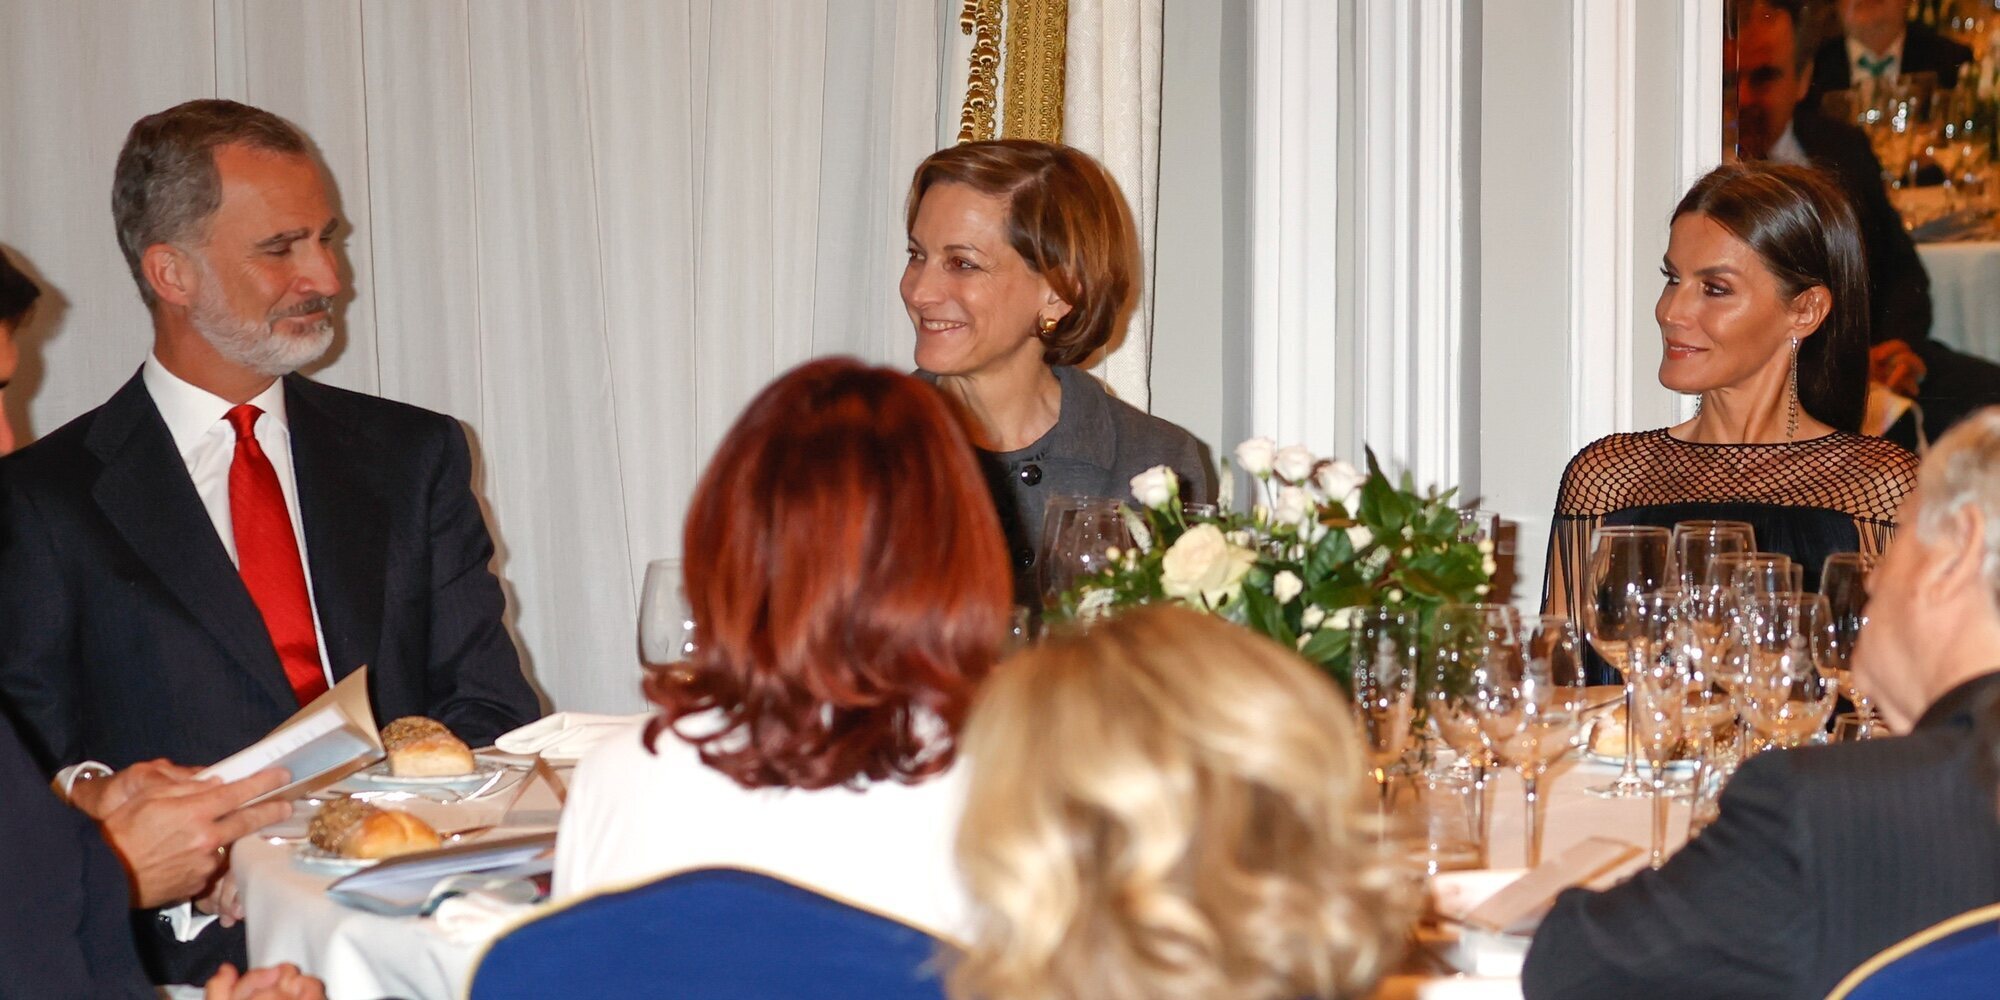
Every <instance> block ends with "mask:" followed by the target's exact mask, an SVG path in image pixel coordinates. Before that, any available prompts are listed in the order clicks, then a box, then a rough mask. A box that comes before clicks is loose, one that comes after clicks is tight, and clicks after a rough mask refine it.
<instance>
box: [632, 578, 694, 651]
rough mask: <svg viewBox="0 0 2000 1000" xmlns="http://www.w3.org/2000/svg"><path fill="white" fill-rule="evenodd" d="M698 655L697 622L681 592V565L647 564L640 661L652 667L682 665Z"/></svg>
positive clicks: (642, 596)
mask: <svg viewBox="0 0 2000 1000" xmlns="http://www.w3.org/2000/svg"><path fill="white" fill-rule="evenodd" d="M693 652H694V619H693V618H692V617H690V615H689V613H688V604H687V598H686V596H685V595H684V594H683V593H682V592H681V561H680V560H679V559H655V560H653V561H652V562H649V563H647V564H646V583H645V586H644V588H643V589H642V590H641V591H640V594H639V659H640V661H641V662H644V663H650V664H655V665H658V664H666V663H679V662H681V661H682V660H685V659H687V658H688V655H689V654H690V653H693Z"/></svg>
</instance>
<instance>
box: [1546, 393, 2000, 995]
mask: <svg viewBox="0 0 2000 1000" xmlns="http://www.w3.org/2000/svg"><path fill="white" fill-rule="evenodd" d="M1898 523H1899V524H1901V525H1902V528H1901V531H1900V532H1899V533H1898V534H1897V536H1896V540H1895V542H1894V543H1892V544H1891V545H1890V547H1889V550H1888V552H1887V553H1885V554H1884V556H1883V559H1882V561H1881V563H1880V564H1879V565H1878V566H1877V567H1876V569H1875V571H1874V573H1873V574H1872V575H1871V576H1870V579H1869V581H1868V592H1869V603H1868V617H1869V622H1868V627H1867V629H1866V630H1865V631H1864V632H1863V633H1862V638H1861V644H1860V648H1859V649H1858V650H1857V651H1856V657H1857V659H1856V672H1857V678H1858V680H1859V682H1860V683H1861V684H1862V685H1863V687H1864V688H1865V689H1866V690H1868V691H1869V692H1870V693H1871V694H1872V695H1873V696H1874V697H1875V699H1876V701H1877V702H1878V703H1879V704H1880V705H1881V708H1882V712H1883V716H1884V718H1885V719H1886V720H1887V721H1888V723H1889V725H1890V726H1891V728H1892V729H1894V730H1896V731H1897V732H1904V733H1907V734H1908V735H1905V736H1900V737H1894V738H1885V739H1878V740H1872V741H1868V742H1862V743H1843V744H1836V745H1833V746H1826V747H1811V748H1806V749H1802V750H1789V751H1772V752H1768V753H1764V754H1761V755H1759V756H1757V757H1754V758H1752V759H1751V760H1750V761H1749V762H1747V763H1745V764H1744V765H1743V767H1742V769H1741V770H1739V771H1737V773H1736V776H1735V777H1734V778H1733V779H1731V781H1730V782H1729V786H1728V787H1727V789H1725V790H1724V792H1723V796H1722V804H1721V812H1720V814H1719V816H1718V818H1717V819H1716V821H1715V823H1714V824H1713V825H1711V826H1710V827H1709V828H1708V829H1707V830H1706V831H1704V832H1703V833H1702V834H1701V836H1700V837H1698V838H1696V839H1695V840H1694V841H1692V842H1691V843H1689V844H1688V846H1687V847H1685V848H1683V849H1682V850H1681V851H1680V853H1678V854H1676V855H1674V857H1673V858H1671V859H1670V860H1668V862H1667V864H1666V867H1664V868H1661V869H1660V870H1658V871H1643V872H1640V873H1639V874H1638V875H1636V876H1634V877H1633V878H1632V879H1631V880H1630V881H1628V882H1625V883H1624V884H1622V885H1619V886H1617V887H1616V888H1613V889H1610V890H1608V891H1605V892H1601V893H1600V892H1588V891H1583V890H1571V891H1569V892H1566V893H1564V894H1563V895H1561V896H1559V897H1557V899H1556V903H1555V907H1554V909H1552V910H1551V911H1550V913H1549V915H1548V917H1547V918H1545V919H1544V920H1543V921H1542V924H1541V927H1540V928H1539V929H1537V931H1536V932H1535V940H1534V944H1533V946H1532V947H1531V948H1530V949H1529V951H1528V958H1527V964H1526V966H1525V967H1524V968H1523V970H1522V985H1523V988H1524V991H1525V993H1526V995H1527V997H1528V998H1529V1000H1549V998H1566V997H1629V996H1659V997H1668V996H1671V997H1676V998H1693V997H1751V996H1754V997H1800V998H1806V997H1812V998H1817V997H1823V996H1825V995H1826V993H1827V991H1828V990H1830V989H1832V988H1833V986H1834V985H1835V984H1837V983H1838V982H1839V981H1840V979H1841V978H1842V977H1843V976H1844V975H1846V973H1847V972H1848V971H1849V970H1851V969H1853V968H1854V967H1855V966H1857V965H1860V964H1861V963H1862V962H1863V961H1866V960H1867V959H1868V958H1869V957H1870V956H1872V955H1874V954H1875V953H1876V952H1879V951H1881V950H1882V949H1884V948H1886V947H1888V946H1890V945H1892V944H1894V943H1896V942H1897V941H1899V940H1902V939H1903V938H1904V937H1907V936H1908V935H1910V934H1913V933H1915V932H1917V931H1919V930H1922V929H1923V928H1925V927H1928V926H1930V925H1931V924H1934V923H1936V922H1938V921H1940V920H1943V919H1945V918H1947V917H1950V916H1953V915H1955V914H1958V913H1962V912H1964V911H1966V910H1970V909H1973V908H1976V907H1979V906H1983V905H1986V904H1989V903H1992V902H1995V901H1996V900H2000V820H1996V816H1995V801H1994V783H1995V781H1996V778H1995V776H1994V774H1993V772H1992V770H1991V768H1990V767H1989V766H1987V765H1986V764H1985V763H1984V760H1985V756H1986V751H1985V749H1984V747H1985V742H1984V739H1983V738H1982V736H1981V734H1979V733H1978V732H1975V722H1976V721H1978V720H1979V719H1980V718H1981V717H1982V716H1986V715H1989V714H1990V713H1991V712H1992V711H1993V706H1994V705H1995V703H1996V699H2000V408H1989V409H1986V410H1982V411H1980V412H1979V413H1976V414H1974V415H1973V416H1971V417H1969V418H1967V419H1966V420H1965V421H1964V422H1962V423H1961V424H1960V425H1959V426H1958V427H1956V428H1954V429H1953V430H1952V431H1951V432H1950V433H1948V434H1946V435H1945V437H1944V438H1943V439H1941V440H1940V441H1939V442H1938V443H1937V445H1936V447H1935V448H1934V449H1933V450H1932V451H1931V453H1930V455H1929V456H1928V457H1927V458H1926V459H1925V460H1924V464H1923V466H1922V468H1921V470H1920V471H1919V473H1918V486H1917V490H1916V492H1915V493H1913V494H1912V495H1911V497H1910V498H1909V499H1908V500H1907V501H1906V502H1905V504H1904V507H1903V510H1902V513H1901V515H1900V517H1899V519H1898Z"/></svg>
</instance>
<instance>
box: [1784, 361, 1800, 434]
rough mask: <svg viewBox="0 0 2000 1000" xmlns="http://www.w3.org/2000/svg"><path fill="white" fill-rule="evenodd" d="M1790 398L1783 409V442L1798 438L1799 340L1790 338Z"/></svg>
mask: <svg viewBox="0 0 2000 1000" xmlns="http://www.w3.org/2000/svg"><path fill="white" fill-rule="evenodd" d="M1789 395H1790V396H1791V398H1790V399H1789V400H1787V401H1786V407H1785V440H1787V441H1791V440H1794V439H1796V438H1797V437H1798V436H1799V338H1797V337H1793V338H1792V375H1791V392H1790V393H1789Z"/></svg>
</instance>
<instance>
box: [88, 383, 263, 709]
mask: <svg viewBox="0 0 2000 1000" xmlns="http://www.w3.org/2000/svg"><path fill="white" fill-rule="evenodd" d="M88 446H89V448H90V450H91V451H92V453H94V454H96V455H97V457H98V458H99V460H100V461H102V462H103V463H104V464H103V467H102V469H101V470H100V471H99V473H98V476H97V482H96V483H95V484H94V485H93V486H92V489H91V495H92V497H93V498H95V499H96V501H97V505H98V507H99V508H100V509H101V510H103V512H104V516H105V517H106V519H108V520H109V521H110V522H111V525H112V527H114V528H115V529H117V531H118V533H119V535H120V536H122V537H123V538H124V539H125V541H126V544H128V545H130V546H131V547H132V550H133V551H134V552H135V553H137V554H138V556H139V559H140V560H141V561H142V562H144V563H145V564H146V566H147V567H148V568H150V569H151V570H152V571H153V573H154V575H156V576H158V577H159V579H160V582H161V583H163V584H165V585H166V588H167V590H168V591H169V592H171V593H172V594H173V595H174V598H175V599H176V600H178V601H179V602H180V603H181V605H182V606H183V607H185V608H186V609H187V611H188V614H190V615H192V616H193V617H194V619H195V620H196V621H198V622H200V623H201V626H202V628H204V629H206V630H207V631H208V632H209V634H210V635H213V636H214V637H215V640H216V642H218V643H219V644H221V646H222V648H223V649H224V650H226V651H228V653H229V655H230V657H231V658H233V659H235V660H236V661H237V662H238V663H239V664H241V665H242V666H243V668H244V669H245V670H248V671H249V672H250V674H251V675H252V676H253V677H255V678H256V679H257V682H258V683H259V684H260V685H261V686H262V687H263V688H264V689H265V690H266V692H267V693H269V694H270V695H271V697H272V698H273V699H275V700H276V702H277V703H278V704H279V705H296V704H297V701H296V700H295V698H294V696H293V694H292V690H291V687H290V685H289V684H288V683H287V682H286V680H285V669H284V667H283V666H282V665H280V664H279V662H278V654H277V651H276V650H275V649H274V648H272V646H271V636H270V633H269V632H268V631H266V629H265V627H264V618H263V615H262V614H260V613H259V612H258V611H257V605H256V603H255V602H253V601H252V600H251V599H250V591H249V589H248V588H246V587H244V586H243V578H242V577H241V576H240V575H238V574H237V572H236V566H235V564H234V563H232V562H230V561H229V552H228V550H226V549H224V548H223V547H222V540H221V539H220V538H217V537H216V534H215V524H214V522H212V521H210V520H209V519H208V511H207V510H206V509H205V508H203V507H202V505H201V498H200V497H199V496H197V495H196V494H195V491H194V481H193V480H192V479H190V478H189V477H188V471H187V466H186V465H185V464H183V463H182V462H181V457H180V452H179V450H178V449H176V448H175V447H174V439H173V435H171V434H169V433H168V432H167V425H166V422H165V421H164V420H162V419H160V411H159V409H158V408H157V407H155V406H154V405H153V397H152V395H151V394H150V393H148V392H147V391H146V386H145V383H144V382H143V381H142V380H141V379H140V378H139V377H138V376H134V377H133V378H132V380H131V381H129V382H127V383H125V387H124V388H122V389H120V390H118V393H117V395H114V396H112V397H111V400H110V401H109V402H107V403H105V404H104V407H103V409H102V410H101V411H100V412H99V414H98V418H97V420H96V422H95V423H94V424H93V426H92V427H91V430H90V436H89V438H88Z"/></svg>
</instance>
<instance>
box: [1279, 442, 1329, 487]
mask: <svg viewBox="0 0 2000 1000" xmlns="http://www.w3.org/2000/svg"><path fill="white" fill-rule="evenodd" d="M1317 461H1319V459H1317V458H1314V457H1313V453H1312V452H1309V451H1307V450H1306V449H1305V446H1303V445H1296V444H1293V445H1286V446H1285V447H1283V448H1280V449H1278V456H1277V458H1276V460H1274V461H1273V462H1272V465H1271V467H1272V468H1273V469H1276V470H1277V472H1278V475H1280V476H1283V477H1284V479H1285V482H1288V483H1303V482H1305V481H1306V480H1308V479H1310V478H1312V473H1313V463H1315V462H1317Z"/></svg>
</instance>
